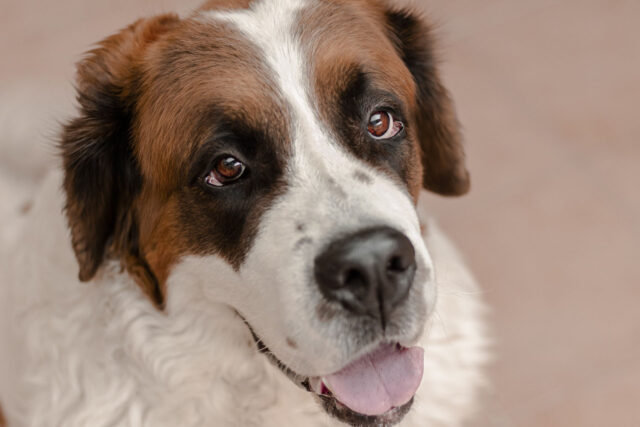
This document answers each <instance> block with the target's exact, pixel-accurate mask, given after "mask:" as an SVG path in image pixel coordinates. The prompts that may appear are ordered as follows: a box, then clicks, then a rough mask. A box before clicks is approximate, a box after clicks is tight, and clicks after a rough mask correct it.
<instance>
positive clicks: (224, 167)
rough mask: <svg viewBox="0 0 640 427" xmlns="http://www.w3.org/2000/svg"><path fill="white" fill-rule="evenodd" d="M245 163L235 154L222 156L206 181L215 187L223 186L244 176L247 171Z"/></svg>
mask: <svg viewBox="0 0 640 427" xmlns="http://www.w3.org/2000/svg"><path fill="white" fill-rule="evenodd" d="M245 169H246V168H245V166H244V164H243V163H242V162H241V161H240V160H238V159H236V158H235V157H233V156H223V157H220V158H219V159H218V160H216V162H215V163H214V165H213V169H212V170H211V172H209V175H207V176H206V177H205V179H204V181H205V182H206V183H207V184H209V185H211V186H214V187H222V186H223V185H225V184H229V183H231V182H233V181H235V180H237V179H238V178H240V177H241V176H242V174H243V173H244V171H245Z"/></svg>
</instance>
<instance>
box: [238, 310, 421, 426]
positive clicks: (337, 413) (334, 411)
mask: <svg viewBox="0 0 640 427" xmlns="http://www.w3.org/2000/svg"><path fill="white" fill-rule="evenodd" d="M238 315H239V316H240V318H241V319H242V320H243V321H244V323H245V324H246V325H247V327H248V328H249V331H250V332H251V336H252V337H253V340H254V341H255V343H256V347H257V349H258V352H260V353H262V354H264V355H265V356H266V357H267V358H268V359H269V361H271V363H273V364H274V365H275V366H277V367H278V369H280V370H281V371H282V373H283V374H285V375H286V376H287V378H289V379H290V380H291V381H292V382H293V383H294V384H296V385H298V386H300V387H301V388H303V389H305V390H306V391H307V392H310V393H312V394H313V395H314V396H315V397H316V400H317V401H318V402H319V403H320V405H321V406H322V408H323V409H324V410H325V411H326V412H327V413H328V414H329V415H331V416H332V417H334V418H336V419H338V420H339V421H342V422H344V423H346V424H349V425H351V426H354V427H374V426H375V427H390V426H393V425H396V424H398V423H399V422H400V421H402V419H403V418H404V416H405V415H407V413H408V412H409V410H410V409H411V405H412V404H413V397H412V398H411V400H410V401H408V402H407V403H405V404H404V405H402V406H399V407H397V408H393V409H391V410H389V411H388V412H386V413H384V414H382V415H364V414H361V413H359V412H355V411H354V410H352V409H349V408H348V407H346V406H345V405H343V404H342V403H340V402H339V401H338V400H336V398H335V397H333V396H332V395H331V394H328V395H321V394H317V393H315V392H314V391H313V390H312V389H311V386H310V385H309V378H308V377H304V376H301V375H299V374H297V373H295V372H294V371H292V370H291V369H290V368H289V367H288V366H287V365H285V364H284V363H283V362H282V361H281V360H280V359H278V358H277V357H276V355H275V354H273V352H272V351H271V350H269V347H267V346H266V345H265V344H264V342H263V341H262V340H261V339H260V337H259V336H258V335H257V334H256V333H255V332H254V330H253V328H252V327H251V325H250V324H249V322H247V321H246V319H245V318H244V317H242V315H240V314H239V313H238Z"/></svg>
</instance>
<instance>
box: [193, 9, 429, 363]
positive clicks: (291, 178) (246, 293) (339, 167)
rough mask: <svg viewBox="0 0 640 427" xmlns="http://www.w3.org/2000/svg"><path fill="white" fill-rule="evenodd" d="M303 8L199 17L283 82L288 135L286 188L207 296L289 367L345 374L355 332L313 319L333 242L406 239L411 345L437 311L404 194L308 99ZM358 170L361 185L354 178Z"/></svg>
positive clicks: (406, 335) (416, 224)
mask: <svg viewBox="0 0 640 427" xmlns="http://www.w3.org/2000/svg"><path fill="white" fill-rule="evenodd" d="M306 4H307V2H306V1H305V0H277V1H276V0H261V1H254V2H253V3H252V5H251V8H250V9H245V10H237V11H235V10H234V11H222V12H219V11H213V12H204V13H203V14H202V19H205V20H210V21H213V22H221V21H223V22H228V23H232V24H233V25H234V26H235V27H236V28H237V29H238V30H239V31H241V32H242V33H243V34H244V35H245V36H246V37H247V38H248V39H249V40H250V41H251V42H252V43H254V44H255V45H256V46H257V47H258V48H259V50H260V51H261V52H262V53H263V55H264V60H265V61H266V63H267V66H268V68H269V69H271V70H272V71H273V76H272V77H274V78H275V81H276V82H277V84H278V86H279V87H277V88H274V90H275V91H276V92H278V94H279V96H281V97H282V99H284V100H285V101H286V102H287V103H288V104H289V107H290V111H291V114H292V117H287V118H283V120H290V123H289V127H290V129H291V130H292V135H291V139H292V141H291V143H292V150H291V158H290V159H288V167H287V170H286V172H285V180H286V182H287V187H286V192H285V193H284V194H283V195H282V196H280V197H279V198H278V199H277V200H276V201H275V202H274V203H273V204H272V205H271V206H270V207H269V208H268V209H267V211H266V212H265V213H264V215H263V217H262V218H261V221H260V226H259V230H258V233H257V235H256V238H255V240H254V243H253V246H252V248H251V250H250V252H249V254H248V256H247V258H246V260H245V262H244V264H243V265H242V267H241V268H240V272H239V273H238V274H239V277H235V278H234V279H231V280H232V281H233V282H234V286H231V287H227V288H226V289H225V288H222V289H217V290H216V291H212V292H215V293H216V298H218V299H220V300H223V301H224V302H226V303H228V304H231V305H232V306H234V307H235V308H236V309H237V310H238V311H239V312H240V313H241V314H242V315H243V316H244V317H245V318H246V320H247V321H248V322H249V323H250V324H251V325H252V327H253V328H254V330H255V331H256V333H257V334H258V335H259V336H260V337H261V338H262V339H263V340H264V342H265V343H266V344H267V346H269V347H270V349H271V350H272V351H273V352H274V354H276V356H277V357H278V358H280V359H281V360H282V361H283V362H285V363H286V364H287V365H288V366H289V367H290V368H291V369H293V370H294V371H296V372H298V373H300V374H303V375H323V374H328V373H331V372H334V371H336V370H339V369H341V368H342V367H343V366H344V364H345V363H346V362H348V360H349V359H350V358H352V357H353V355H354V352H357V351H360V350H362V349H360V348H357V340H352V339H350V337H349V335H350V334H352V333H354V334H355V333H357V331H349V330H348V329H347V328H348V325H349V323H348V322H346V321H345V319H342V318H341V317H340V316H337V318H334V319H329V320H327V319H324V320H323V319H320V316H319V313H318V305H319V303H320V302H321V299H322V297H321V294H320V292H319V289H318V288H317V284H316V283H315V281H314V279H313V265H314V259H315V257H316V256H317V255H318V254H319V253H320V252H321V251H322V250H323V248H324V247H326V245H327V244H329V243H330V242H331V241H332V240H334V239H336V238H337V237H339V236H340V235H344V234H349V233H353V232H356V231H358V230H361V229H363V228H368V227H372V226H389V227H392V228H394V229H396V230H398V231H400V232H402V233H404V234H405V235H406V236H407V237H408V238H409V239H410V240H411V242H412V243H413V245H414V248H415V251H416V259H417V265H418V269H417V271H416V276H415V282H414V286H413V287H412V289H411V292H410V294H409V299H408V301H409V302H408V303H407V311H408V312H409V313H408V314H407V316H406V321H405V325H404V330H403V331H402V333H403V334H404V336H403V338H404V339H406V340H407V342H406V343H407V344H410V343H409V341H410V340H415V339H417V338H418V335H419V334H420V332H421V330H422V326H423V323H424V318H425V314H426V311H427V307H428V309H429V311H430V310H431V309H432V308H433V304H434V302H435V286H434V285H433V282H432V279H431V274H430V271H431V270H432V263H431V259H430V257H429V254H428V252H427V250H426V247H425V246H424V243H423V240H422V237H421V235H420V226H419V222H418V218H417V215H416V212H415V207H414V205H413V202H412V200H411V197H410V195H409V194H408V191H407V190H406V188H403V187H402V186H401V184H400V183H398V182H394V181H393V180H392V179H390V178H389V177H387V176H385V175H384V174H383V173H381V172H380V171H373V170H371V168H370V167H369V166H367V164H366V163H364V162H362V161H361V160H359V159H357V158H356V157H355V156H353V155H352V154H350V153H348V152H347V151H346V150H345V149H344V148H343V147H342V146H341V145H340V144H339V143H338V142H337V139H336V138H335V137H334V136H333V135H332V134H331V132H330V131H329V130H328V129H329V126H328V125H325V124H323V123H322V122H321V121H320V120H319V119H318V114H317V113H316V109H315V106H314V105H313V103H312V102H311V100H312V99H314V95H313V94H312V87H313V85H312V84H311V82H310V81H309V76H310V75H311V67H309V66H308V65H307V59H306V58H307V56H306V55H304V50H303V49H304V48H303V46H301V45H300V43H299V40H298V39H297V38H296V35H295V24H296V19H297V16H298V14H299V12H300V10H302V9H303V8H304V7H306ZM336 108H337V107H336ZM372 143H375V142H373V141H372ZM362 173H364V174H366V175H367V176H368V177H369V179H368V180H364V181H367V182H363V180H359V179H356V178H355V177H354V176H355V175H357V174H362ZM211 258H214V257H211ZM202 265H204V264H202ZM211 265H212V266H216V265H219V262H217V261H216V262H212V263H211ZM212 268H218V267H217V266H216V267H212ZM218 271H219V270H218ZM287 340H289V341H290V342H291V341H294V342H295V343H296V345H295V346H291V345H287V343H286V342H287Z"/></svg>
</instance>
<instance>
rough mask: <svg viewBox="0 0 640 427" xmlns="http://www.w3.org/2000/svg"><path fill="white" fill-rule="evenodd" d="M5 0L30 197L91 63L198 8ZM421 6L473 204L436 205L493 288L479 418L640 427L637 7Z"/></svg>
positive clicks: (600, 3) (139, 1) (17, 131)
mask: <svg viewBox="0 0 640 427" xmlns="http://www.w3.org/2000/svg"><path fill="white" fill-rule="evenodd" d="M0 1H1V3H0V35H1V37H0V61H1V62H0V156H1V157H0V177H3V179H4V181H3V182H4V183H5V184H3V185H5V186H6V185H9V184H7V183H11V184H10V185H11V186H12V188H13V189H15V188H17V186H21V187H24V190H25V191H24V194H27V192H28V190H29V189H30V188H31V187H32V185H33V183H34V182H36V181H37V180H38V178H39V177H41V176H42V173H43V172H42V171H43V170H44V169H45V168H46V167H48V166H50V165H52V164H54V163H53V162H50V161H43V160H42V159H43V158H44V159H47V157H43V156H39V155H37V156H33V157H24V156H23V155H20V153H21V152H22V151H21V150H23V145H24V144H29V145H37V146H38V147H41V148H40V151H41V152H42V153H43V154H44V155H45V156H46V155H48V154H49V153H52V152H53V149H52V148H51V141H52V139H53V137H54V136H55V133H56V131H57V129H58V124H57V121H59V120H62V119H64V117H66V116H67V115H68V114H69V111H71V108H72V107H71V106H72V99H73V94H72V91H71V81H72V76H73V63H74V62H75V61H77V60H78V59H79V58H80V55H81V53H82V52H83V51H85V50H87V48H88V47H89V46H90V45H91V43H93V42H95V41H97V40H99V39H100V38H102V37H104V36H106V35H108V34H110V33H111V32H114V31H115V30H116V29H118V28H120V27H122V26H124V25H126V24H128V23H129V22H131V21H132V20H133V19H135V18H136V17H139V16H144V15H148V14H151V13H157V12H161V11H166V10H178V11H187V10H189V9H190V8H192V7H194V6H195V5H197V3H198V1H193V0H189V1H186V0H185V1H176V0H162V1H151V0H111V1H102V2H97V1H88V0H58V1H52V0H30V1H21V0H0ZM421 5H424V6H425V7H426V9H427V10H428V11H429V13H430V14H431V16H432V17H433V19H434V20H435V21H436V22H438V24H439V34H440V39H441V43H440V45H441V51H442V52H441V53H442V57H443V60H444V63H443V74H444V78H445V80H446V82H447V84H448V86H449V87H450V88H451V90H452V92H453V96H454V98H455V100H456V102H457V105H458V109H459V113H460V119H461V121H462V123H463V125H464V128H465V135H466V139H467V144H468V145H467V147H468V155H469V166H470V169H471V172H472V176H473V190H472V193H471V194H470V195H469V196H467V197H465V198H461V199H452V200H445V199H441V198H437V197H430V198H428V199H427V200H425V203H427V204H429V205H431V207H432V211H433V212H434V213H435V214H436V215H437V217H439V219H440V222H441V223H442V224H443V225H444V226H445V228H446V229H447V230H448V231H449V232H450V234H451V235H452V236H453V237H454V238H455V240H456V241H457V242H458V244H459V246H460V247H461V249H462V251H463V252H464V253H465V254H466V256H467V259H468V261H469V263H470V265H471V266H472V267H473V269H474V271H475V273H476V275H477V277H478V278H479V280H480V282H481V283H482V286H483V294H484V297H485V298H486V299H487V301H488V302H489V304H490V305H491V307H492V311H493V313H492V316H491V322H492V324H493V328H494V333H495V337H496V341H497V345H496V353H497V356H498V359H497V361H496V362H495V363H494V365H493V367H492V370H491V380H492V383H493V391H492V392H491V393H490V394H489V395H488V396H487V398H486V401H487V403H486V409H485V411H484V413H483V414H482V415H481V417H480V419H479V420H476V422H475V423H474V424H472V425H479V426H640V190H639V188H638V187H639V186H640V165H639V163H640V117H639V107H640V105H639V102H640V101H639V100H640V1H638V0H537V1H531V0H428V1H425V2H423V3H421ZM11 179H13V180H14V181H11ZM0 190H1V189H0ZM9 202H10V203H9ZM9 202H7V203H4V204H3V207H2V209H0V214H7V213H8V211H10V210H11V209H14V208H15V206H16V204H18V203H20V200H9ZM0 220H1V217H0Z"/></svg>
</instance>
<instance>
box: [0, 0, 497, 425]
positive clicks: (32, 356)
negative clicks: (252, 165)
mask: <svg viewBox="0 0 640 427" xmlns="http://www.w3.org/2000/svg"><path fill="white" fill-rule="evenodd" d="M305 4H306V2H305V1H304V0H281V1H277V2H276V1H272V0H262V1H259V2H254V3H253V5H252V9H250V10H248V11H237V12H216V13H207V14H206V15H204V16H202V17H201V18H200V19H205V20H211V21H217V20H218V21H219V20H225V21H227V22H232V23H233V24H234V25H235V26H236V27H237V28H238V29H240V30H241V31H242V32H243V33H244V34H246V35H247V37H248V38H249V39H250V40H252V41H253V42H254V43H255V44H256V45H257V46H258V47H259V48H260V49H261V51H262V52H264V54H265V57H266V59H267V63H268V65H269V66H270V67H271V69H272V71H273V73H274V75H275V76H276V77H277V82H278V86H279V92H280V94H281V95H282V96H283V98H284V99H285V100H286V101H287V102H288V104H289V106H290V107H291V109H292V111H293V112H294V117H293V126H294V135H292V139H293V157H292V159H290V161H289V167H288V170H287V171H286V176H285V179H286V180H287V184H288V186H287V191H286V192H285V194H283V195H281V196H280V197H278V199H277V200H276V201H275V202H274V203H273V204H272V205H271V206H270V207H269V209H268V210H267V212H266V213H265V214H264V215H263V217H262V218H261V221H260V226H259V230H258V234H257V236H256V238H255V241H254V243H253V246H252V248H251V250H250V252H249V253H248V254H247V258H246V261H245V262H244V264H243V265H242V267H241V269H240V271H239V272H236V271H234V270H233V269H232V268H231V267H229V265H227V264H226V263H225V262H224V261H222V260H221V259H220V258H218V257H214V256H208V257H203V256H198V257H196V256H190V257H186V258H185V259H183V260H181V261H180V263H179V264H178V265H176V266H175V267H174V269H173V271H172V274H171V276H170V277H169V279H168V282H167V289H168V295H167V306H166V310H165V312H160V311H158V310H156V309H154V308H153V306H152V305H151V304H150V303H149V301H148V299H147V298H146V297H145V296H144V295H142V293H141V291H140V290H139V288H138V287H137V286H136V285H135V283H134V282H133V280H132V279H131V278H130V277H129V276H128V275H127V274H126V273H124V272H123V271H122V270H121V269H120V267H119V266H118V265H116V264H115V263H110V264H108V265H106V266H104V267H103V268H102V269H101V270H100V272H99V275H98V276H97V277H96V279H95V280H94V281H92V282H91V283H89V284H82V283H80V282H78V280H77V278H76V275H77V271H78V270H77V265H76V262H75V259H74V256H73V253H72V250H71V248H70V244H69V241H70V238H69V235H68V234H69V233H68V229H67V227H66V224H65V220H64V218H63V215H62V206H63V197H62V194H61V193H60V191H59V188H60V185H61V175H60V173H54V174H52V175H50V176H49V177H48V178H47V179H46V182H45V183H44V186H43V187H42V189H41V191H40V193H39V194H38V195H37V197H36V198H35V203H34V206H33V209H32V211H31V212H30V213H29V214H28V216H27V217H26V218H22V219H20V220H18V219H15V221H16V222H12V223H9V224H7V225H6V227H9V228H10V227H14V225H13V224H17V223H18V221H21V222H23V223H24V224H25V226H24V228H23V229H22V230H15V229H12V230H13V231H14V232H12V233H6V235H11V236H17V237H16V238H15V240H13V241H12V243H10V244H9V243H7V244H6V245H4V248H3V252H4V253H3V254H2V260H3V263H4V264H5V265H3V268H2V270H1V271H0V280H1V281H0V283H1V284H2V286H0V316H3V317H2V318H1V320H2V327H1V328H0V402H1V403H2V406H3V408H4V410H5V413H6V416H7V418H8V420H9V423H10V426H12V427H13V426H38V427H40V426H44V427H46V426H65V427H66V426H69V427H74V426H96V427H99V426H113V425H127V426H153V427H163V426H211V425H215V426H218V425H219V426H253V425H255V426H283V425H295V426H303V425H309V426H324V425H327V426H328V425H336V424H338V425H339V423H338V422H336V421H334V420H332V419H331V418H329V417H328V415H327V414H326V413H325V412H324V411H323V410H322V409H321V408H320V406H319V405H318V403H317V402H316V401H315V400H314V398H313V396H312V395H311V394H310V393H307V392H305V391H303V390H301V389H300V388H298V387H296V386H295V385H294V384H293V383H292V382H291V381H290V380H289V379H288V378H287V377H286V376H285V375H283V374H282V373H281V372H280V371H279V370H278V369H277V368H275V367H273V366H272V365H271V364H270V363H269V361H268V360H267V358H266V357H264V356H263V355H261V354H258V352H257V351H256V347H255V343H254V342H253V339H252V337H251V335H250V333H249V330H248V328H247V327H246V325H245V324H244V322H243V320H242V319H241V318H240V317H239V316H238V314H237V313H236V310H237V311H238V312H240V313H241V314H242V315H243V316H244V317H245V318H246V319H247V320H248V321H249V323H250V324H251V325H252V326H253V327H254V329H255V330H256V332H257V333H258V335H259V336H260V337H261V338H262V339H263V340H264V341H265V342H266V343H267V345H268V346H269V347H270V348H271V350H272V351H273V352H274V353H275V354H276V355H277V356H278V357H279V358H280V359H281V360H283V361H284V362H285V363H286V364H287V365H288V366H289V367H291V368H292V369H294V370H295V371H296V372H297V373H299V374H302V375H324V374H328V373H331V372H333V371H335V370H338V369H340V368H342V367H343V366H344V365H345V363H347V362H348V361H349V360H351V359H353V358H354V357H355V356H356V355H357V354H361V353H362V352H364V351H367V350H368V349H358V348H355V347H354V344H353V343H352V342H350V341H349V339H348V337H344V336H343V335H344V333H345V331H348V327H349V325H348V324H347V322H346V321H345V319H342V318H340V316H336V317H337V318H336V319H334V320H332V321H331V322H321V321H319V319H318V318H317V316H315V315H314V313H315V308H316V306H317V304H318V302H319V300H320V295H319V292H318V290H317V288H316V287H314V286H311V285H312V284H313V281H312V280H311V277H312V276H311V273H310V272H311V271H312V270H311V266H312V263H311V262H310V260H313V258H314V257H315V255H316V254H317V253H318V252H319V251H320V250H321V248H322V247H324V246H325V245H326V244H327V243H328V242H329V241H331V240H332V239H334V238H336V236H338V235H340V234H341V233H345V232H353V231H357V230H358V229H360V228H363V227H367V226H372V225H388V226H391V227H393V228H396V229H398V230H400V231H401V232H403V233H404V234H406V235H407V236H408V237H409V239H410V240H411V242H412V243H413V245H414V247H415V249H416V254H417V259H418V271H417V273H416V284H415V285H414V286H413V287H412V290H411V293H410V295H409V298H408V301H410V302H409V303H407V309H406V310H404V311H406V312H407V313H408V315H407V316H408V317H407V319H404V326H406V328H405V330H403V332H402V334H400V332H398V334H397V336H396V337H397V338H398V339H399V340H400V341H401V342H403V343H404V344H413V343H415V342H418V343H419V344H420V345H422V346H423V347H424V348H425V350H426V351H425V354H426V358H425V374H424V379H423V381H422V385H421V387H420V389H419V391H418V394H417V396H416V400H415V403H414V405H413V409H412V410H411V412H410V413H409V414H408V415H407V416H406V417H405V420H404V422H403V425H408V426H436V425H442V426H455V425H458V424H459V423H460V422H461V421H462V420H463V419H465V418H466V417H467V416H469V414H471V413H472V410H473V406H474V401H475V400H474V397H475V393H476V391H477V388H478V386H479V385H480V384H481V382H482V377H481V375H480V368H481V366H482V364H483V363H484V361H485V358H486V353H485V351H486V349H485V345H486V342H485V331H484V329H483V323H482V315H483V313H482V311H483V310H482V305H481V304H480V302H479V300H478V298H477V295H476V294H477V289H476V287H475V284H474V281H473V279H472V277H471V276H470V275H469V273H468V272H467V270H466V268H465V267H464V264H463V263H462V261H461V260H460V258H459V256H458V255H457V253H456V252H455V250H454V249H453V248H452V247H451V245H450V244H449V242H448V241H447V240H446V238H445V237H444V236H443V235H442V234H441V233H440V232H439V231H438V229H437V227H436V226H435V225H434V224H433V223H430V222H426V220H423V223H424V224H426V230H427V231H426V236H423V235H421V234H420V221H419V218H418V215H417V214H416V211H415V209H414V206H413V204H412V201H411V199H410V197H409V195H408V194H407V192H406V190H404V189H403V188H401V187H400V186H399V185H398V184H396V183H394V182H393V181H392V180H391V179H389V178H388V177H386V176H384V175H382V174H380V173H374V172H371V171H370V170H369V168H367V167H366V165H365V164H363V163H362V162H360V161H359V160H358V159H356V158H355V157H354V156H352V155H350V154H349V153H347V152H346V151H345V150H344V149H342V148H341V147H340V145H339V144H338V143H337V142H336V138H335V137H334V136H332V135H331V134H328V133H327V132H326V130H324V127H323V126H322V125H321V123H320V120H319V119H318V118H317V114H316V113H315V111H316V108H315V106H314V105H313V102H312V101H310V99H311V98H312V97H311V96H310V93H309V82H307V81H306V80H305V77H304V76H307V75H308V72H307V71H308V70H307V69H306V68H305V61H304V56H303V54H302V52H301V49H302V47H301V46H300V45H299V43H298V41H297V40H296V38H295V36H294V34H293V32H292V23H293V19H294V17H295V14H296V13H297V11H299V10H300V8H302V7H305ZM356 171H359V172H361V171H366V173H367V174H368V175H370V178H371V183H362V182H359V181H357V180H354V179H353V174H354V173H355V172H356ZM298 223H303V224H304V225H305V227H304V236H305V237H307V238H309V239H310V243H309V244H307V245H304V246H303V247H302V249H301V248H300V247H296V243H297V241H298V240H299V239H300V238H301V237H302V236H301V235H298V234H296V229H297V225H296V224H298ZM425 243H426V244H425ZM427 248H428V250H427ZM283 260H287V261H286V262H283ZM436 283H437V284H438V287H439V299H438V303H437V306H436V305H435V301H436V298H435V289H436V286H435V284H436ZM434 306H435V309H434ZM434 310H435V315H433V316H431V317H430V318H429V320H428V324H427V327H426V328H423V320H424V317H425V316H426V315H427V314H428V313H431V312H434ZM287 338H291V339H293V340H294V341H296V343H297V349H293V348H292V347H291V346H288V345H287V344H286V339H287Z"/></svg>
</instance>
